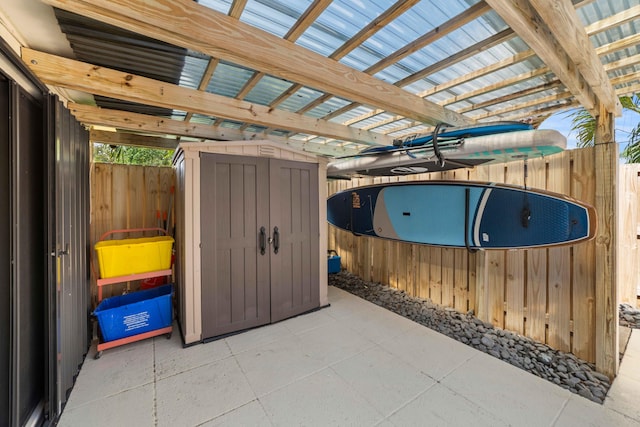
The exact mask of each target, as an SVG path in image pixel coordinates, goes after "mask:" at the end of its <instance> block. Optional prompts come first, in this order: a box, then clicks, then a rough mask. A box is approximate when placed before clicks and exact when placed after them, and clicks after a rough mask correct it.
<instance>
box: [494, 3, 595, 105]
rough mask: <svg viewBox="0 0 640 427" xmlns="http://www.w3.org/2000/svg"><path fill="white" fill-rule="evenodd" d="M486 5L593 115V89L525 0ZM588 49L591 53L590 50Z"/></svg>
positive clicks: (549, 5) (549, 4) (545, 24)
mask: <svg viewBox="0 0 640 427" xmlns="http://www.w3.org/2000/svg"><path fill="white" fill-rule="evenodd" d="M486 1H487V3H489V5H490V6H491V7H492V8H493V10H494V11H495V12H496V13H498V15H500V17H502V19H503V20H504V21H505V22H506V23H507V25H509V26H510V27H511V28H512V29H513V30H514V31H515V32H516V33H517V34H518V35H519V36H520V38H522V39H523V40H524V41H525V42H526V43H527V44H528V45H529V46H530V47H531V48H532V49H533V50H534V51H535V52H536V54H537V55H538V57H539V58H540V59H542V60H543V61H544V63H545V64H546V65H547V66H548V67H549V69H551V70H552V71H553V72H554V74H555V75H556V76H557V77H558V78H559V79H560V80H561V81H562V83H563V84H564V85H565V86H566V87H567V88H568V89H569V91H570V92H571V93H572V94H573V95H574V96H575V97H576V98H577V99H578V101H579V102H580V104H582V105H583V106H584V107H585V108H586V109H587V110H589V111H592V112H593V111H594V110H595V108H596V105H597V99H596V96H595V94H594V92H593V89H592V88H591V87H590V85H589V84H588V82H587V81H586V80H585V79H584V77H583V76H582V75H581V74H580V72H579V70H578V68H577V66H576V64H575V63H574V62H573V61H572V60H571V58H570V57H569V56H568V55H567V53H566V52H565V50H564V48H563V46H562V44H561V43H560V42H559V41H558V40H557V38H556V37H555V33H554V32H553V30H551V29H550V28H549V25H548V24H547V23H546V22H545V21H544V20H543V19H542V18H541V17H540V15H539V14H538V13H537V11H536V9H534V8H533V6H532V5H531V3H530V2H529V1H528V0H486ZM554 1H556V0H554ZM563 1H564V0H563ZM547 3H548V7H551V3H552V2H547ZM572 9H573V7H572ZM574 13H575V11H574ZM574 30H575V28H574ZM580 30H581V31H583V32H584V29H583V28H580ZM590 46H591V49H593V46H592V45H590ZM585 47H586V46H585Z"/></svg>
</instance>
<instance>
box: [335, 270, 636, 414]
mask: <svg viewBox="0 0 640 427" xmlns="http://www.w3.org/2000/svg"><path fill="white" fill-rule="evenodd" d="M329 285H331V286H335V287H336V288H340V289H343V290H345V291H347V292H349V293H352V294H354V295H357V296H359V297H360V298H363V299H365V300H367V301H370V302H372V303H374V304H377V305H379V306H381V307H384V308H386V309H388V310H390V311H393V312H394V313H397V314H399V315H401V316H404V317H406V318H408V319H411V320H413V321H414V322H417V323H420V324H421V325H424V326H426V327H428V328H430V329H433V330H435V331H437V332H440V333H441V334H444V335H447V336H449V337H451V338H453V339H455V340H457V341H460V342H462V343H464V344H466V345H469V346H471V347H473V348H476V349H478V350H480V351H483V352H485V353H487V354H490V355H492V356H494V357H496V358H498V359H501V360H504V361H505V362H507V363H510V364H512V365H514V366H517V367H518V368H521V369H524V370H525V371H528V372H530V373H532V374H534V375H537V376H539V377H541V378H544V379H546V380H548V381H550V382H552V383H554V384H557V385H559V386H560V387H563V388H565V389H567V390H570V391H572V392H573V393H576V394H579V395H580V396H583V397H585V398H587V399H589V400H592V401H594V402H597V403H602V402H603V401H604V398H605V396H606V395H607V392H608V391H609V388H610V387H611V382H610V381H609V378H608V377H607V376H606V375H603V374H601V373H599V372H597V371H596V370H595V367H594V365H593V364H591V363H588V362H586V361H584V360H581V359H579V358H577V357H576V356H574V355H573V354H571V353H564V352H561V351H558V350H554V349H552V348H551V347H549V346H547V345H545V344H541V343H538V342H536V341H534V340H532V339H531V338H527V337H524V336H522V335H518V334H516V333H513V332H510V331H506V330H503V329H500V328H496V327H494V326H493V325H491V324H490V323H485V322H483V321H482V320H480V319H478V318H477V317H475V316H474V313H473V311H470V312H469V313H467V314H461V313H458V312H457V311H455V310H453V309H451V308H445V307H442V306H439V305H437V304H435V303H433V302H431V301H430V300H424V299H421V298H416V297H412V296H410V295H407V294H406V293H405V292H404V291H399V290H397V289H394V288H390V287H388V286H385V285H382V284H380V283H371V282H365V281H364V280H362V279H360V278H359V277H358V276H355V275H353V274H351V273H349V272H346V271H342V272H340V273H337V274H330V275H329ZM621 312H622V310H621ZM637 314H638V317H635V314H630V315H629V316H630V317H633V318H634V319H636V320H637V321H638V322H637V323H636V324H640V313H637ZM621 318H622V316H621Z"/></svg>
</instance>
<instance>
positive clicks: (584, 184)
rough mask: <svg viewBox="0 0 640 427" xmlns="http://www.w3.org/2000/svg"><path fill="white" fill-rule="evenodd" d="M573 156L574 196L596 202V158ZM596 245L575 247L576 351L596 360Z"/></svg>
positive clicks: (585, 153) (589, 154)
mask: <svg viewBox="0 0 640 427" xmlns="http://www.w3.org/2000/svg"><path fill="white" fill-rule="evenodd" d="M573 154H574V156H573V174H572V177H571V178H572V179H571V196H573V197H575V198H577V199H578V200H583V201H585V202H587V203H591V204H592V205H593V204H594V203H595V186H596V177H595V159H594V154H593V151H592V150H577V151H575V152H574V153H573ZM595 257H596V253H595V243H594V242H593V241H591V242H585V243H581V244H579V245H576V246H575V247H574V248H573V283H574V286H573V295H572V298H573V313H572V317H573V343H572V344H573V348H572V352H573V353H574V354H575V355H576V356H578V357H580V358H582V359H585V360H590V361H593V360H595V336H594V333H593V331H594V329H595V320H596V314H595V299H596V282H595Z"/></svg>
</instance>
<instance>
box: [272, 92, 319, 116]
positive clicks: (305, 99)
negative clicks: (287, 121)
mask: <svg viewBox="0 0 640 427" xmlns="http://www.w3.org/2000/svg"><path fill="white" fill-rule="evenodd" d="M320 96H322V92H319V91H317V90H313V89H311V88H308V87H302V88H300V89H298V90H297V91H296V92H295V93H294V94H293V95H292V96H290V97H288V98H287V99H286V100H285V101H284V102H283V103H282V104H280V105H279V106H278V108H280V109H283V110H287V111H291V112H296V111H298V110H300V109H301V108H302V107H304V106H306V105H308V104H309V103H310V102H313V101H315V100H316V99H318V98H319V97H320Z"/></svg>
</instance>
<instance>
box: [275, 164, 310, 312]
mask: <svg viewBox="0 0 640 427" xmlns="http://www.w3.org/2000/svg"><path fill="white" fill-rule="evenodd" d="M269 183H270V196H271V206H270V212H271V232H272V235H275V233H274V229H275V227H278V240H279V245H278V246H279V247H278V252H277V253H276V252H275V247H274V248H272V251H271V321H272V322H277V321H278V320H282V319H286V318H288V317H291V316H295V315H297V314H300V313H304V312H305V311H309V310H311V309H314V308H317V307H318V306H319V305H320V295H319V291H320V277H319V270H318V269H319V265H318V263H319V261H318V260H319V253H318V239H319V230H318V165H316V164H311V163H302V162H292V161H285V160H271V168H270V179H269Z"/></svg>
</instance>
